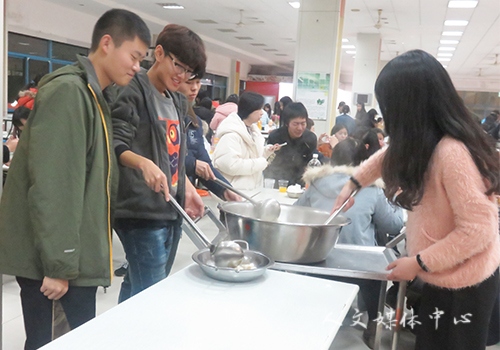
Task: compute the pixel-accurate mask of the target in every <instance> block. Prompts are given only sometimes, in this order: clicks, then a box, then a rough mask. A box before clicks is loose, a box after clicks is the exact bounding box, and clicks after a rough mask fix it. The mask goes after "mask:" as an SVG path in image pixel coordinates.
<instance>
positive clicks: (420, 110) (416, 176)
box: [375, 50, 500, 210]
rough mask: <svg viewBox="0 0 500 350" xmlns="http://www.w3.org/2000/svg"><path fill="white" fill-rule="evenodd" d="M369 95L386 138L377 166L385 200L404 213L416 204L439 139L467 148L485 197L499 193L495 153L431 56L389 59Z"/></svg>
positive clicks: (412, 54)
mask: <svg viewBox="0 0 500 350" xmlns="http://www.w3.org/2000/svg"><path fill="white" fill-rule="evenodd" d="M375 94H376V97H377V100H378V102H379V104H380V110H381V112H382V115H383V116H384V121H385V128H386V132H387V134H388V135H389V137H390V139H391V143H390V144H389V147H388V148H387V151H386V154H385V156H384V161H383V166H382V177H383V179H384V181H385V184H386V190H385V193H386V196H387V198H389V200H391V201H393V202H394V203H396V204H398V205H400V206H401V207H403V208H405V209H409V210H411V209H412V208H413V207H414V206H415V205H418V204H419V203H420V201H421V200H422V197H423V194H424V184H425V176H426V172H427V169H428V166H429V163H430V160H431V156H432V154H433V153H434V149H435V148H436V146H437V144H438V143H439V142H440V141H441V139H442V138H443V137H444V136H450V137H452V138H454V139H456V140H458V141H460V142H463V143H464V145H465V146H466V147H467V149H468V150H469V152H470V155H471V157H472V159H473V160H474V163H475V164H476V166H477V168H478V170H479V172H480V173H481V175H482V176H483V177H484V178H485V183H487V192H486V194H487V195H491V194H493V193H500V179H499V177H500V162H499V157H498V152H497V151H496V150H495V148H494V145H493V144H492V143H491V142H490V141H489V140H488V139H487V136H486V134H485V133H484V132H483V130H481V127H480V126H479V125H478V124H477V123H476V122H475V121H474V119H473V118H472V116H471V114H470V113H469V111H468V110H467V108H466V107H465V105H464V103H463V101H462V99H461V98H460V96H459V95H458V93H457V92H456V90H455V88H454V86H453V83H452V81H451V79H450V77H449V75H448V73H447V72H446V70H445V69H444V68H443V66H442V65H441V63H439V62H438V61H437V60H436V59H435V58H434V57H432V56H431V55H430V54H428V53H427V52H424V51H422V50H413V51H408V52H406V53H404V54H402V55H400V56H398V57H396V58H394V59H392V60H391V61H390V62H389V63H387V65H386V66H385V67H384V68H383V69H382V71H381V72H380V74H379V76H378V78H377V81H376V83H375Z"/></svg>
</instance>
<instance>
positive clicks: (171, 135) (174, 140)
mask: <svg viewBox="0 0 500 350" xmlns="http://www.w3.org/2000/svg"><path fill="white" fill-rule="evenodd" d="M166 122H167V150H168V158H169V161H170V174H171V175H172V187H176V186H177V181H178V180H179V149H180V147H181V143H180V137H179V121H178V120H166Z"/></svg>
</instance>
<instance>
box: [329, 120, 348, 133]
mask: <svg viewBox="0 0 500 350" xmlns="http://www.w3.org/2000/svg"><path fill="white" fill-rule="evenodd" d="M342 129H346V130H347V126H345V124H342V123H338V124H335V125H334V126H333V128H332V131H330V136H332V135H335V134H336V133H338V132H339V131H340V130H342Z"/></svg>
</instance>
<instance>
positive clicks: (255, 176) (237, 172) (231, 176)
mask: <svg viewBox="0 0 500 350" xmlns="http://www.w3.org/2000/svg"><path fill="white" fill-rule="evenodd" d="M263 106H264V97H262V95H260V94H257V93H255V92H245V93H243V94H242V95H241V97H240V100H239V102H238V112H237V113H231V114H230V115H229V116H228V117H227V118H226V119H224V120H223V121H222V123H220V125H219V127H218V128H217V134H216V138H218V139H219V143H218V144H217V147H216V148H215V151H214V153H213V164H214V167H215V168H216V169H217V170H219V171H220V172H221V174H222V175H223V176H224V177H225V178H226V179H227V180H229V182H230V183H231V185H232V186H233V187H234V188H237V189H240V190H253V189H256V188H259V187H262V172H263V170H264V169H265V168H266V167H267V165H268V162H267V158H269V157H270V156H271V154H273V152H275V151H277V150H279V148H280V146H279V145H267V146H265V145H264V141H265V140H264V137H263V136H262V134H261V132H260V130H259V128H258V127H257V125H255V123H256V122H257V121H259V120H260V118H261V116H262V113H263V112H262V107H263Z"/></svg>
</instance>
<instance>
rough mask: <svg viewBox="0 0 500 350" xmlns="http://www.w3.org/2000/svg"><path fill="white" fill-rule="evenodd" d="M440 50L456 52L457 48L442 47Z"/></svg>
mask: <svg viewBox="0 0 500 350" xmlns="http://www.w3.org/2000/svg"><path fill="white" fill-rule="evenodd" d="M438 50H439V51H455V50H456V48H454V47H448V46H440V47H439V48H438Z"/></svg>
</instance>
